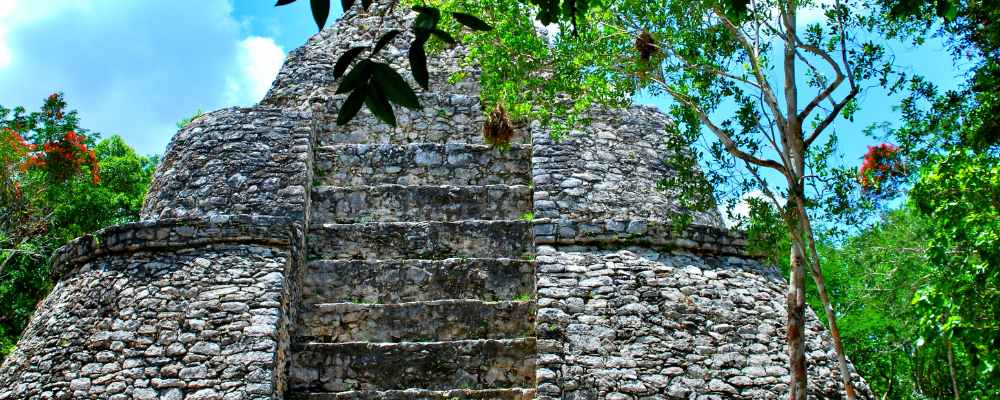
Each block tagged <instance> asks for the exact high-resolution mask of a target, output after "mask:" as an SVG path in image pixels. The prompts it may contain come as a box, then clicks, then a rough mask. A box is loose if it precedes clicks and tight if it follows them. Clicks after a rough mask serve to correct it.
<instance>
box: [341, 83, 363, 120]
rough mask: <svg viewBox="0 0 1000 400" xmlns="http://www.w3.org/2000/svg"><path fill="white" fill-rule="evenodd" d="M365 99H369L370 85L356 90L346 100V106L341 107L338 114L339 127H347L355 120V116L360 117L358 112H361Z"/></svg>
mask: <svg viewBox="0 0 1000 400" xmlns="http://www.w3.org/2000/svg"><path fill="white" fill-rule="evenodd" d="M365 97H368V85H365V86H362V87H359V88H357V89H355V90H354V91H353V92H351V94H350V95H349V96H347V100H344V104H341V105H340V111H338V112H337V125H347V123H348V122H351V120H352V119H354V116H356V115H358V111H361V105H362V104H364V103H365Z"/></svg>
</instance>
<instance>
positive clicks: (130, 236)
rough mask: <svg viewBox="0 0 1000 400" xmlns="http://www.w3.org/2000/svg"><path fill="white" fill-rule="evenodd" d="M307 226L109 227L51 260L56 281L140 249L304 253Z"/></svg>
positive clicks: (216, 221)
mask: <svg viewBox="0 0 1000 400" xmlns="http://www.w3.org/2000/svg"><path fill="white" fill-rule="evenodd" d="M301 237H302V228H301V227H300V226H299V223H298V222H293V220H291V219H289V218H284V217H268V216H256V215H216V216H212V217H207V218H171V219H161V220H148V221H139V222H132V223H126V224H121V225H114V226H110V227H107V228H104V229H101V230H98V231H97V232H94V233H92V234H87V235H84V236H81V237H79V238H76V239H74V240H72V241H70V242H69V243H67V244H66V245H64V246H62V247H60V248H59V249H57V250H56V251H55V253H54V254H53V255H52V257H51V258H50V265H51V270H52V272H51V273H52V277H53V279H54V280H55V281H58V280H60V279H62V278H63V277H65V276H67V275H69V274H71V273H73V272H74V271H75V270H76V269H77V268H78V267H79V266H81V265H84V264H86V263H88V262H90V261H93V260H95V259H98V258H102V257H107V256H111V255H121V254H127V253H136V252H140V251H169V250H177V249H183V248H191V247H199V246H205V245H210V244H222V243H230V244H237V243H239V244H259V245H267V246H274V247H282V248H290V249H291V250H292V252H293V253H298V251H299V250H301V248H302V247H301Z"/></svg>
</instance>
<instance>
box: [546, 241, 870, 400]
mask: <svg viewBox="0 0 1000 400" xmlns="http://www.w3.org/2000/svg"><path fill="white" fill-rule="evenodd" d="M537 261H538V281H537V282H538V284H537V285H538V307H539V309H538V319H537V325H536V334H537V336H538V352H539V354H538V373H537V379H538V398H540V399H555V398H562V399H593V398H602V399H604V398H607V399H638V398H671V399H723V398H725V399H780V398H784V397H787V390H788V385H787V383H788V369H787V365H788V358H787V355H786V341H785V329H784V326H785V325H784V324H785V318H786V314H785V303H784V298H785V287H786V284H785V280H784V278H783V277H782V276H780V275H779V274H778V271H777V270H776V269H775V268H773V267H769V266H765V265H763V264H761V263H759V262H757V261H754V260H751V259H747V258H743V257H735V256H727V257H719V256H713V255H699V254H697V253H694V252H691V251H686V250H662V249H661V250H656V249H653V248H649V247H629V248H627V249H622V250H602V249H599V248H594V247H564V248H562V249H560V248H556V247H549V246H542V247H540V248H539V254H538V257H537ZM806 335H807V357H808V363H809V370H808V373H809V378H810V386H809V390H810V398H824V399H825V398H831V399H839V398H840V394H839V393H843V392H842V391H841V390H840V387H841V385H840V378H839V370H838V367H837V364H836V355H835V353H834V352H833V347H832V344H831V342H830V339H829V335H828V334H827V333H826V332H825V331H824V330H823V328H822V326H821V325H819V323H818V321H817V320H816V317H815V315H814V314H813V313H812V312H809V313H808V318H807V334H806ZM854 382H855V383H856V384H857V385H858V389H859V393H860V398H871V392H870V390H869V389H868V386H867V385H866V384H865V383H864V381H863V380H862V379H861V378H860V377H858V376H856V375H855V377H854Z"/></svg>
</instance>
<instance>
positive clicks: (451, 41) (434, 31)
mask: <svg viewBox="0 0 1000 400" xmlns="http://www.w3.org/2000/svg"><path fill="white" fill-rule="evenodd" d="M431 34H433V35H434V36H437V38H438V39H441V41H442V42H445V43H448V44H456V43H458V42H456V41H455V38H453V37H451V35H449V34H448V32H445V31H442V30H440V29H431Z"/></svg>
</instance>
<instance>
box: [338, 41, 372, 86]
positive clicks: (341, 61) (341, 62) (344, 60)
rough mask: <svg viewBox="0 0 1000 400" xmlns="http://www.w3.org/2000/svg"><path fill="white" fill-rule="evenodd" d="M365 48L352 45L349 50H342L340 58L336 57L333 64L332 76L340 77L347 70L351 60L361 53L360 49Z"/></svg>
mask: <svg viewBox="0 0 1000 400" xmlns="http://www.w3.org/2000/svg"><path fill="white" fill-rule="evenodd" d="M365 49H367V47H353V48H351V49H350V50H347V51H345V52H344V54H343V55H341V56H340V58H338V59H337V64H336V65H334V66H333V78H334V79H336V78H340V77H341V76H342V75H344V72H346V71H347V67H349V66H351V62H353V61H354V59H355V58H357V57H358V54H361V52H362V51H364V50H365Z"/></svg>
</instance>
